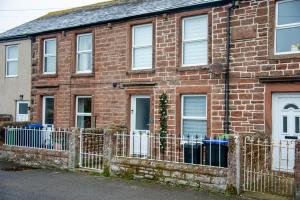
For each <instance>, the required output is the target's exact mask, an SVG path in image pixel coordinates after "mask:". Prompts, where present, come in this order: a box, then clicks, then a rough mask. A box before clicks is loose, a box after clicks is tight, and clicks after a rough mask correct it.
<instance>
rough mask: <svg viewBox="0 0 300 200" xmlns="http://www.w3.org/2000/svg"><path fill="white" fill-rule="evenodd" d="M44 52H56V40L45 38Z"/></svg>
mask: <svg viewBox="0 0 300 200" xmlns="http://www.w3.org/2000/svg"><path fill="white" fill-rule="evenodd" d="M45 53H46V54H56V40H45Z"/></svg>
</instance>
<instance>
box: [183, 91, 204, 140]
mask: <svg viewBox="0 0 300 200" xmlns="http://www.w3.org/2000/svg"><path fill="white" fill-rule="evenodd" d="M181 103H182V105H181V133H182V137H183V139H184V140H189V139H195V138H204V137H205V136H206V135H207V96H206V95H182V99H181Z"/></svg>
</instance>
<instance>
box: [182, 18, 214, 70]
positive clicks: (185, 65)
mask: <svg viewBox="0 0 300 200" xmlns="http://www.w3.org/2000/svg"><path fill="white" fill-rule="evenodd" d="M193 18H206V19H207V23H209V22H208V15H196V16H192V17H184V18H182V27H181V30H182V37H181V38H182V41H181V66H182V67H191V66H199V65H207V64H208V58H206V62H205V63H197V64H184V59H183V57H184V44H185V43H193V42H203V41H206V43H207V49H206V51H207V55H208V34H207V36H206V37H202V38H200V37H199V38H196V39H190V40H185V39H184V38H185V28H184V24H185V20H186V19H193ZM207 32H208V27H207Z"/></svg>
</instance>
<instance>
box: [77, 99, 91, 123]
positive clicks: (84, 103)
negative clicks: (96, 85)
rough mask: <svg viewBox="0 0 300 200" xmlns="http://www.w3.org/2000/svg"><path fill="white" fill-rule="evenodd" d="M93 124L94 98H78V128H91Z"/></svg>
mask: <svg viewBox="0 0 300 200" xmlns="http://www.w3.org/2000/svg"><path fill="white" fill-rule="evenodd" d="M91 123H92V97H91V96H77V97H76V127H78V128H91V125H92V124H91Z"/></svg>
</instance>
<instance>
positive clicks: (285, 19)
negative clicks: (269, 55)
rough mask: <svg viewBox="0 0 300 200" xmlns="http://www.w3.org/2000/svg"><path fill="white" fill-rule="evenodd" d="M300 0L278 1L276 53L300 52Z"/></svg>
mask: <svg viewBox="0 0 300 200" xmlns="http://www.w3.org/2000/svg"><path fill="white" fill-rule="evenodd" d="M299 9H300V0H285V1H278V2H277V6H276V30H275V52H276V54H288V53H300V37H299V35H300V14H299V13H300V12H299Z"/></svg>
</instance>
